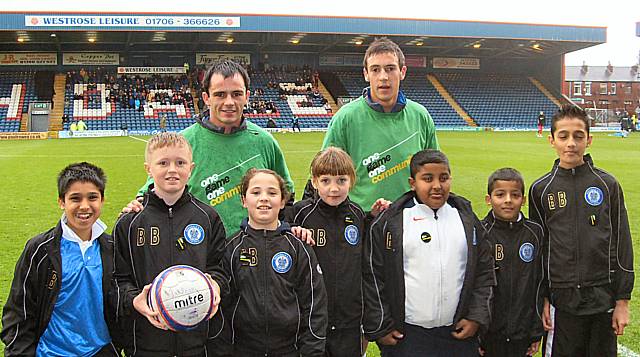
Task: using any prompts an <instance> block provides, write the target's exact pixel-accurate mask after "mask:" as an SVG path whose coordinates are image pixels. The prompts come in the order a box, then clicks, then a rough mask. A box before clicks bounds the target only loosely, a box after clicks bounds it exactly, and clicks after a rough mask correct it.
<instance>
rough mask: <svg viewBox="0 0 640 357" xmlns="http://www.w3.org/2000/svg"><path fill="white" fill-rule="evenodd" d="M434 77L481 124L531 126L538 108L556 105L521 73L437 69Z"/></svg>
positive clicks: (547, 109) (548, 110)
mask: <svg viewBox="0 0 640 357" xmlns="http://www.w3.org/2000/svg"><path fill="white" fill-rule="evenodd" d="M436 77H437V78H438V79H439V80H440V82H441V83H442V84H443V85H444V86H445V87H446V88H447V90H448V91H449V93H451V95H452V96H453V97H454V98H455V100H456V101H457V102H458V103H459V104H460V105H461V106H462V108H463V109H464V110H465V111H466V112H467V113H469V115H470V116H471V117H472V118H473V119H474V120H475V121H476V122H477V123H478V125H480V126H486V127H500V128H531V127H534V126H536V125H537V118H538V113H539V112H540V111H541V110H542V111H544V112H545V113H555V112H556V111H557V109H558V107H557V106H556V105H555V104H554V103H553V102H552V101H551V100H550V99H549V98H548V97H546V96H545V95H544V94H543V93H542V92H541V91H540V90H539V89H538V88H537V87H536V86H535V85H534V84H533V83H532V82H531V81H530V80H529V79H528V78H527V77H526V76H523V75H512V74H504V73H501V74H481V73H478V74H472V73H438V74H436ZM548 122H549V121H548Z"/></svg>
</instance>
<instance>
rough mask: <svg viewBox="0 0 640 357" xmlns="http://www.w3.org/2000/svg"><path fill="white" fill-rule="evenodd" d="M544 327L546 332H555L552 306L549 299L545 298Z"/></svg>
mask: <svg viewBox="0 0 640 357" xmlns="http://www.w3.org/2000/svg"><path fill="white" fill-rule="evenodd" d="M542 327H544V330H545V331H551V330H553V322H552V321H551V304H550V303H549V299H547V298H544V308H543V309H542Z"/></svg>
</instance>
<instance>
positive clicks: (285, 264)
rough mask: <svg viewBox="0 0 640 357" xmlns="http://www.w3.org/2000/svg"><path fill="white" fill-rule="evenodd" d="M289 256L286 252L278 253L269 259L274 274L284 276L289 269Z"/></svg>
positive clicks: (290, 261)
mask: <svg viewBox="0 0 640 357" xmlns="http://www.w3.org/2000/svg"><path fill="white" fill-rule="evenodd" d="M292 261H293V260H292V259H291V256H290V255H289V253H287V252H278V253H276V254H275V255H274V256H273V258H271V266H272V267H273V270H275V271H276V273H280V274H284V273H286V272H288V271H289V270H290V269H291V263H292Z"/></svg>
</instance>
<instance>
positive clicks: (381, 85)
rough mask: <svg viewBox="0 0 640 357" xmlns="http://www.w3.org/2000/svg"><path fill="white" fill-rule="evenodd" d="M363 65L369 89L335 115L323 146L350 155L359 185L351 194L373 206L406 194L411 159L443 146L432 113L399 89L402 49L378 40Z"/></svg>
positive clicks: (371, 47) (384, 40)
mask: <svg viewBox="0 0 640 357" xmlns="http://www.w3.org/2000/svg"><path fill="white" fill-rule="evenodd" d="M363 64H364V69H363V73H364V78H365V80H366V81H367V82H369V84H370V86H369V87H367V88H365V89H364V91H363V92H362V96H361V97H359V98H358V99H356V100H354V101H352V102H351V103H348V104H347V105H345V106H343V107H342V108H340V110H339V111H338V112H337V113H336V114H335V115H334V116H333V119H332V120H331V123H330V124H329V128H328V131H327V134H326V136H325V138H324V142H323V144H322V147H323V149H324V148H327V147H329V146H337V147H340V148H342V149H344V150H345V151H346V152H347V153H349V155H351V158H352V160H353V164H354V166H355V167H356V175H357V181H356V185H355V186H354V188H353V189H352V190H351V192H350V193H349V195H350V197H351V199H352V200H353V201H355V202H356V203H358V204H359V205H360V206H362V207H371V205H372V204H373V203H374V202H375V201H376V199H377V198H380V197H382V198H385V199H387V200H395V199H396V198H398V197H400V196H401V195H402V194H403V193H404V192H406V191H408V190H409V184H408V181H407V178H408V177H409V176H410V172H409V161H410V159H411V156H412V155H413V154H415V153H416V152H418V151H420V150H423V149H438V148H439V145H438V139H437V138H436V130H435V125H434V123H433V119H432V118H431V115H430V114H429V112H428V111H427V110H426V109H425V108H424V107H423V106H422V105H420V104H418V103H416V102H414V101H412V100H410V99H407V97H406V96H405V95H404V93H403V92H402V91H401V90H400V82H401V81H402V80H403V79H404V77H405V74H406V72H407V67H406V66H405V62H404V54H403V53H402V50H400V47H398V45H396V44H395V43H394V42H393V41H391V40H389V39H387V38H380V39H376V40H375V41H373V42H372V43H371V45H370V46H369V48H367V51H366V53H365V55H364V61H363Z"/></svg>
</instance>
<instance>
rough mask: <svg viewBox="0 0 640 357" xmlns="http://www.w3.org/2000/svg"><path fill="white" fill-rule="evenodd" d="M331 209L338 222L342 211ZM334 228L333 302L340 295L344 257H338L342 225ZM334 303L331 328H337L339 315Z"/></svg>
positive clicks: (335, 220)
mask: <svg viewBox="0 0 640 357" xmlns="http://www.w3.org/2000/svg"><path fill="white" fill-rule="evenodd" d="M331 211H332V212H331V214H332V216H333V218H334V222H337V221H338V217H340V212H339V211H338V208H337V207H336V208H335V209H332V210H331ZM341 223H342V224H344V219H343V220H342V222H341ZM334 228H335V233H336V234H335V235H334V236H333V237H334V238H335V241H333V242H332V244H333V272H334V274H335V275H334V279H333V298H334V299H333V302H335V299H336V298H337V297H338V296H339V294H338V268H339V267H340V266H339V264H338V260H340V261H342V259H339V258H338V246H339V245H340V244H342V242H341V239H340V238H342V237H341V236H340V225H336V226H335V227H334ZM343 234H344V230H343ZM326 243H329V242H326ZM321 279H323V280H324V276H322V277H321ZM327 302H329V301H328V299H327ZM332 305H333V306H331V311H332V312H333V317H334V320H333V321H332V322H333V324H332V325H331V326H329V325H327V326H328V328H329V329H330V330H335V329H336V321H335V318H336V317H337V314H336V306H335V304H332ZM327 313H329V304H327Z"/></svg>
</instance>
